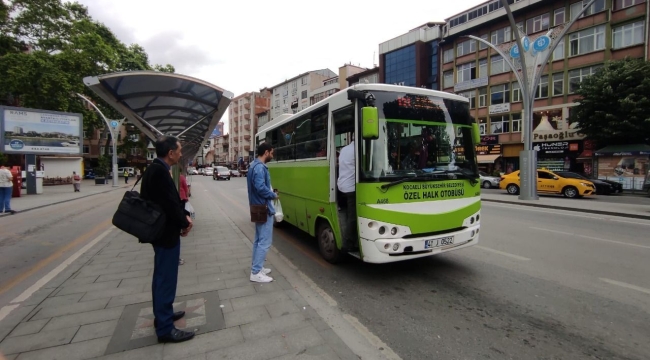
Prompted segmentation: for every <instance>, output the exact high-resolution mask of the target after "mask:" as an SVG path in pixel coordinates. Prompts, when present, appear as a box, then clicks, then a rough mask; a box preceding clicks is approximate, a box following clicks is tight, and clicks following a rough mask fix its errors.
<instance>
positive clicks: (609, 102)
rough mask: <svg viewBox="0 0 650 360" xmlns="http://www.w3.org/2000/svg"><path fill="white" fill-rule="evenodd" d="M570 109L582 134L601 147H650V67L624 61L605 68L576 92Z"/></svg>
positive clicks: (629, 60) (606, 65) (649, 64)
mask: <svg viewBox="0 0 650 360" xmlns="http://www.w3.org/2000/svg"><path fill="white" fill-rule="evenodd" d="M576 93H577V94H578V95H580V96H581V97H582V98H581V99H579V100H577V102H578V103H579V105H577V106H576V107H574V108H572V109H571V118H570V121H571V122H574V121H577V122H578V123H579V124H580V129H581V132H582V133H583V134H585V135H586V136H587V138H589V139H593V140H596V141H597V143H598V144H599V146H606V145H619V144H643V143H645V144H649V143H650V99H649V98H648V96H650V63H648V62H646V61H644V60H642V59H625V60H620V61H612V62H608V63H606V64H605V66H604V67H603V68H602V69H601V70H599V71H598V72H597V73H596V74H594V75H592V76H590V77H588V78H586V79H585V80H583V81H582V83H581V84H580V88H579V89H578V90H577V91H576Z"/></svg>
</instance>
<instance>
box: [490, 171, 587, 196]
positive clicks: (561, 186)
mask: <svg viewBox="0 0 650 360" xmlns="http://www.w3.org/2000/svg"><path fill="white" fill-rule="evenodd" d="M520 187H521V184H520V179H519V170H517V171H515V172H512V173H510V174H507V175H503V176H501V181H500V182H499V188H500V189H502V190H506V191H507V192H508V194H510V195H517V194H519V189H520ZM537 192H539V193H540V194H557V195H564V196H565V197H568V198H572V199H573V198H580V197H583V196H589V195H593V194H594V193H595V192H596V186H595V185H594V184H593V183H592V182H591V181H589V180H584V179H574V178H567V177H563V176H560V175H558V174H556V173H554V172H552V171H549V170H546V169H538V170H537Z"/></svg>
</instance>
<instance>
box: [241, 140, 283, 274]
mask: <svg viewBox="0 0 650 360" xmlns="http://www.w3.org/2000/svg"><path fill="white" fill-rule="evenodd" d="M272 159H273V147H272V146H271V145H270V144H269V143H263V144H260V145H259V146H258V147H257V159H255V161H253V163H252V164H251V166H250V168H249V169H250V170H249V171H248V177H247V178H246V182H247V184H248V203H249V205H264V204H266V206H267V208H268V215H267V220H266V222H265V223H255V241H254V242H253V261H252V266H251V276H250V281H253V282H260V283H268V282H271V281H273V278H272V277H270V276H268V274H269V273H270V272H271V269H267V268H265V267H264V259H266V253H267V252H268V251H269V248H271V243H272V242H273V216H274V215H275V208H274V207H273V200H275V199H277V198H278V197H279V196H278V194H277V191H274V190H273V189H272V188H271V175H270V174H269V169H268V168H267V167H266V163H267V162H269V161H271V160H272Z"/></svg>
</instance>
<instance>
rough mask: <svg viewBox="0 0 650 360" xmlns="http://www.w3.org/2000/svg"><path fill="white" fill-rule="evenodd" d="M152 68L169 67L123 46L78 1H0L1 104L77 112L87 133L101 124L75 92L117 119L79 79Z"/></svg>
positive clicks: (134, 47)
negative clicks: (151, 60)
mask: <svg viewBox="0 0 650 360" xmlns="http://www.w3.org/2000/svg"><path fill="white" fill-rule="evenodd" d="M10 14H11V16H10ZM153 69H156V70H159V69H166V70H171V71H173V69H174V68H173V66H171V65H165V66H161V65H154V66H152V65H151V64H150V63H149V58H148V56H147V53H146V51H145V49H144V48H142V46H140V45H138V44H131V45H129V46H127V45H125V44H124V43H122V42H121V41H120V40H119V39H117V37H116V36H115V34H113V32H112V31H111V30H110V29H109V28H108V27H106V26H105V25H104V24H102V23H99V22H97V21H95V20H93V19H92V17H91V16H90V15H89V14H88V9H87V8H86V7H85V6H83V5H81V4H79V3H76V2H62V0H8V2H7V1H4V0H0V74H3V75H2V76H0V104H7V105H14V106H24V107H31V108H37V109H44V110H54V111H64V112H76V113H82V114H83V117H84V129H85V130H87V131H89V132H92V131H93V130H94V129H96V128H104V127H105V125H104V123H103V121H102V120H101V119H100V118H99V117H98V116H97V114H96V113H95V111H94V110H90V109H88V108H87V107H86V106H85V104H84V103H83V101H82V100H81V99H79V98H78V97H76V95H75V93H81V94H84V95H86V96H87V97H89V98H91V99H93V101H95V103H96V104H97V105H98V106H99V107H100V108H101V109H102V112H104V114H106V116H108V117H109V118H121V117H122V116H121V115H120V114H119V113H118V112H117V111H115V110H114V109H113V108H112V107H110V106H108V105H107V104H105V103H104V101H103V100H101V99H100V98H99V97H96V96H95V94H94V93H93V92H92V91H90V90H89V89H88V88H87V87H86V86H84V84H83V78H84V77H86V76H90V75H101V74H105V73H110V72H116V71H129V70H153ZM159 71H163V70H159Z"/></svg>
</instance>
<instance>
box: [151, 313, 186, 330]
mask: <svg viewBox="0 0 650 360" xmlns="http://www.w3.org/2000/svg"><path fill="white" fill-rule="evenodd" d="M183 316H185V311H177V312H175V313H174V317H172V321H176V320H180V319H182V318H183ZM153 327H158V319H153Z"/></svg>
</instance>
